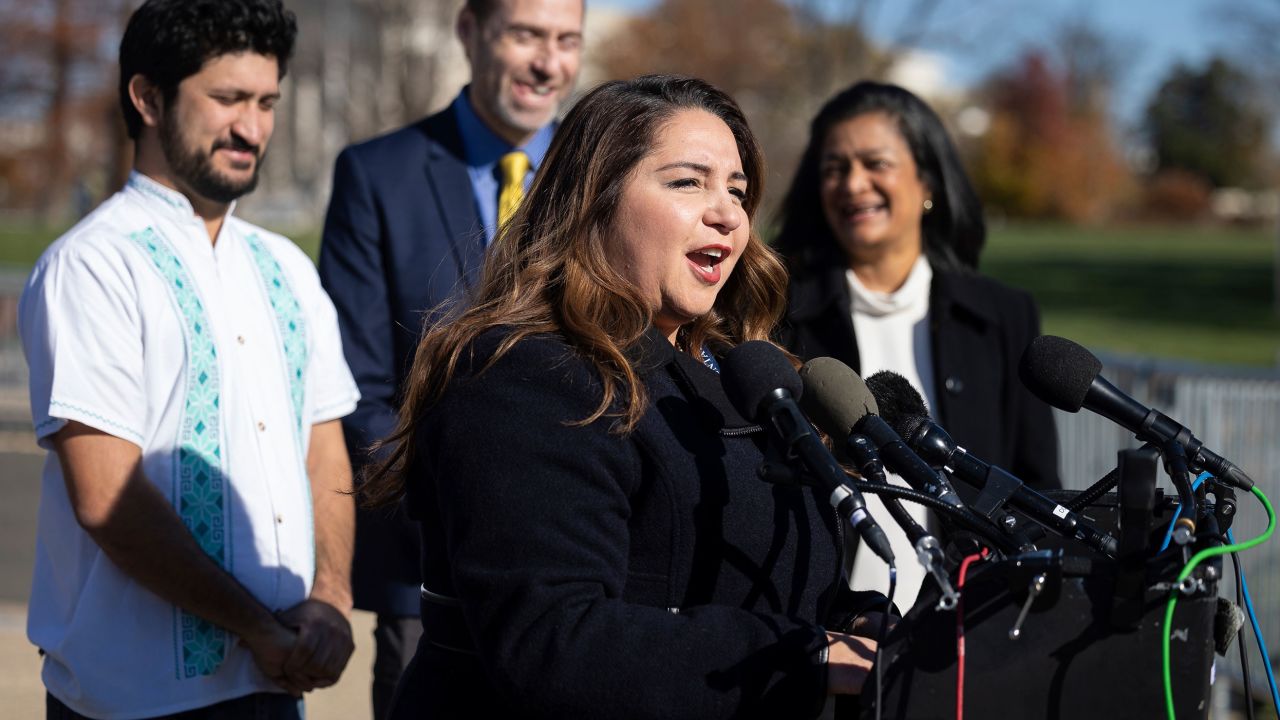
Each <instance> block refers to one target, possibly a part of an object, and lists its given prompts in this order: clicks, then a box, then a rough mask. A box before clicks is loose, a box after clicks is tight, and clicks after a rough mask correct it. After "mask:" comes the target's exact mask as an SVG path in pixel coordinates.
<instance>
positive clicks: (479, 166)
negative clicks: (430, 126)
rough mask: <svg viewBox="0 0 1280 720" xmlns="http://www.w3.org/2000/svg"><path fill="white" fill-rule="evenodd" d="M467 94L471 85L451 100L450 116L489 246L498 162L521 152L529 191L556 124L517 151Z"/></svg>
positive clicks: (495, 207)
mask: <svg viewBox="0 0 1280 720" xmlns="http://www.w3.org/2000/svg"><path fill="white" fill-rule="evenodd" d="M469 92H471V86H470V85H468V86H467V87H465V88H463V89H462V92H460V93H458V97H457V98H455V99H454V101H453V114H454V117H456V118H457V119H458V130H459V132H460V133H461V134H462V147H463V150H464V152H465V154H466V157H465V160H466V163H467V174H468V175H470V176H471V192H472V194H473V195H474V196H475V199H476V210H477V211H478V212H479V213H480V222H482V223H484V236H485V242H486V243H490V242H493V235H494V233H495V232H496V231H497V229H498V193H499V192H500V191H501V189H502V179H501V178H500V177H498V175H499V171H498V160H500V159H501V158H502V156H503V155H506V154H507V153H509V152H511V151H512V150H523V151H524V153H525V154H526V155H528V156H529V174H528V175H526V176H525V178H524V189H525V190H526V191H528V189H529V185H530V184H531V183H532V182H533V174H534V173H535V172H537V171H538V168H539V167H541V166H542V159H543V158H545V157H546V156H547V149H548V148H550V147H551V138H552V136H554V135H555V132H556V123H551V124H549V125H545V126H543V128H542V129H541V130H539V131H538V132H537V133H535V134H534V136H533V137H532V138H530V139H529V142H527V143H525V144H524V146H523V147H519V148H517V147H515V146H514V145H512V144H511V143H509V142H507V141H506V140H503V139H502V138H500V137H498V135H497V134H496V133H494V132H493V131H492V130H490V129H489V126H488V125H485V124H484V121H483V120H481V119H480V116H479V115H476V111H475V110H474V109H473V108H472V107H471V101H470V100H468V99H467V94H468V93H469Z"/></svg>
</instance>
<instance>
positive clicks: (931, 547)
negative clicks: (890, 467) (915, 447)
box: [847, 434, 960, 610]
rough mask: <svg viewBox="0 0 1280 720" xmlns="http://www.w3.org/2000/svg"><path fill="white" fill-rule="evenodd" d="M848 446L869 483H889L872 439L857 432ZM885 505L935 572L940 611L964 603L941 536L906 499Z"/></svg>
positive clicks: (918, 555)
mask: <svg viewBox="0 0 1280 720" xmlns="http://www.w3.org/2000/svg"><path fill="white" fill-rule="evenodd" d="M847 448H848V450H849V452H850V454H851V455H852V456H853V461H854V463H855V464H856V465H857V467H858V472H860V473H861V474H862V477H863V478H864V479H865V480H867V481H868V482H870V483H872V484H875V485H878V486H882V487H888V486H889V479H888V478H887V477H886V476H885V473H884V463H883V462H881V461H880V453H879V452H877V450H876V446H875V445H874V444H872V442H871V439H870V438H868V437H867V436H865V435H862V434H855V435H853V436H851V437H850V438H849V442H848V444H847ZM884 504H885V507H886V508H887V509H888V510H889V514H890V515H892V516H893V519H894V520H895V521H897V523H898V525H899V526H900V527H901V528H902V529H903V530H904V531H905V532H906V533H907V538H908V539H910V540H911V543H912V545H913V546H914V547H915V551H916V560H918V561H919V562H920V565H921V566H923V567H924V569H925V572H926V573H928V574H929V575H931V576H932V577H933V579H934V581H935V582H937V583H938V588H939V590H940V591H941V596H940V597H939V598H938V610H954V609H955V607H956V605H958V604H959V602H960V594H959V593H957V592H956V590H955V588H954V587H952V586H951V578H950V577H948V575H947V570H946V556H945V555H944V554H943V552H942V545H941V544H939V542H938V538H936V537H934V536H933V535H931V534H929V532H928V531H927V530H925V529H924V528H923V527H921V526H920V523H918V522H916V519H915V518H914V517H912V516H911V513H909V512H907V509H906V508H904V507H903V506H902V501H901V500H898V499H897V498H892V497H891V498H887V499H884Z"/></svg>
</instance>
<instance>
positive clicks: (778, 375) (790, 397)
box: [720, 340, 893, 566]
mask: <svg viewBox="0 0 1280 720" xmlns="http://www.w3.org/2000/svg"><path fill="white" fill-rule="evenodd" d="M720 370H721V373H720V379H721V382H722V384H723V385H724V389H725V393H726V394H727V395H728V396H729V400H730V401H731V402H732V403H733V405H734V407H736V408H737V409H738V412H740V413H742V414H743V415H745V416H747V417H749V418H754V419H755V420H756V421H757V422H759V423H760V424H761V425H764V426H765V427H766V428H769V429H770V430H771V432H772V433H773V435H774V436H775V437H776V438H777V439H778V440H779V441H780V442H781V444H782V447H783V449H784V450H785V452H786V455H787V457H789V458H798V459H799V460H800V462H801V463H802V464H803V465H804V467H805V469H807V470H808V471H809V473H810V474H811V475H812V476H813V477H814V478H815V479H816V480H817V482H818V484H819V488H820V489H821V490H823V491H826V492H828V493H830V495H829V497H828V500H829V502H830V503H831V506H832V507H834V508H835V509H836V512H837V513H839V514H841V515H842V516H844V517H845V518H846V519H847V520H848V522H849V524H850V525H851V526H853V528H854V529H855V530H857V531H858V534H859V535H860V536H861V537H862V540H863V541H864V542H866V543H867V546H868V547H870V548H871V549H872V551H874V552H875V554H876V555H878V556H880V558H881V559H882V560H884V561H885V562H886V563H888V564H889V565H890V566H892V565H893V550H892V549H891V548H890V546H889V538H888V537H886V536H885V534H884V531H883V530H881V529H880V526H879V525H877V524H876V522H875V520H874V519H873V518H872V517H871V514H870V513H869V512H867V503H866V501H865V500H864V499H863V497H862V493H860V492H858V489H857V488H855V487H851V486H849V485H847V484H845V482H844V481H845V480H846V479H848V476H847V475H846V474H845V472H844V470H843V469H842V468H841V467H840V464H839V463H837V462H836V459H835V457H833V456H832V455H831V451H829V450H827V447H826V446H825V445H823V444H822V440H821V438H819V437H818V435H817V433H815V432H814V431H813V428H812V426H810V425H809V421H808V420H806V419H805V417H804V415H803V414H802V413H801V412H800V407H799V406H798V405H796V398H798V397H800V396H801V395H802V394H803V392H804V385H803V384H802V383H801V382H800V376H799V375H797V374H796V371H795V368H793V367H792V366H791V361H790V360H788V359H787V357H786V356H785V355H783V354H782V351H781V350H779V349H778V348H777V347H775V346H774V345H772V344H770V343H767V342H765V341H763V340H751V341H748V342H745V343H743V344H741V345H739V346H737V347H735V348H733V349H731V350H730V351H729V352H728V353H726V354H725V356H724V358H723V359H722V360H721V361H720Z"/></svg>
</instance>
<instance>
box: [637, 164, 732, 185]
mask: <svg viewBox="0 0 1280 720" xmlns="http://www.w3.org/2000/svg"><path fill="white" fill-rule="evenodd" d="M678 168H684V169H685V170H692V171H694V172H696V173H699V174H701V175H710V174H711V166H709V165H703V164H702V163H696V162H687V161H679V162H673V163H667V164H666V165H663V166H662V167H660V168H658V172H663V171H664V170H675V169H678ZM729 179H730V180H741V181H743V182H747V176H746V174H745V173H743V172H742V171H741V170H735V171H733V172H731V173H729Z"/></svg>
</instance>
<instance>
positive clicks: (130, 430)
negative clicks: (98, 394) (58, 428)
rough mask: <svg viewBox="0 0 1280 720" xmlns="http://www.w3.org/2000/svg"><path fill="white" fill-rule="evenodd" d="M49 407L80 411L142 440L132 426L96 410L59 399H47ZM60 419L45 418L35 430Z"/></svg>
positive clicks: (132, 437) (133, 437)
mask: <svg viewBox="0 0 1280 720" xmlns="http://www.w3.org/2000/svg"><path fill="white" fill-rule="evenodd" d="M49 407H50V408H55V407H60V408H65V409H67V410H73V411H75V412H78V413H80V414H82V415H84V416H86V417H91V418H93V419H95V420H98V421H100V422H102V423H104V424H106V425H110V426H111V427H113V428H115V429H117V430H119V431H120V432H122V433H125V434H127V435H128V436H129V438H130V439H132V440H137V441H138V442H139V443H141V442H142V433H140V432H138V431H137V430H134V429H133V428H131V427H129V426H127V425H122V424H120V423H118V422H116V421H115V420H112V419H111V418H108V417H103V416H102V415H100V414H98V413H96V412H93V411H92V410H86V409H84V408H82V407H79V406H76V405H72V404H71V403H65V402H62V401H61V400H50V401H49ZM61 420H62V418H56V417H51V418H49V419H47V420H45V421H44V422H42V423H40V424H38V425H36V432H39V431H40V430H41V429H42V428H44V427H47V426H49V425H53V424H54V423H57V422H60V421H61Z"/></svg>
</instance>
